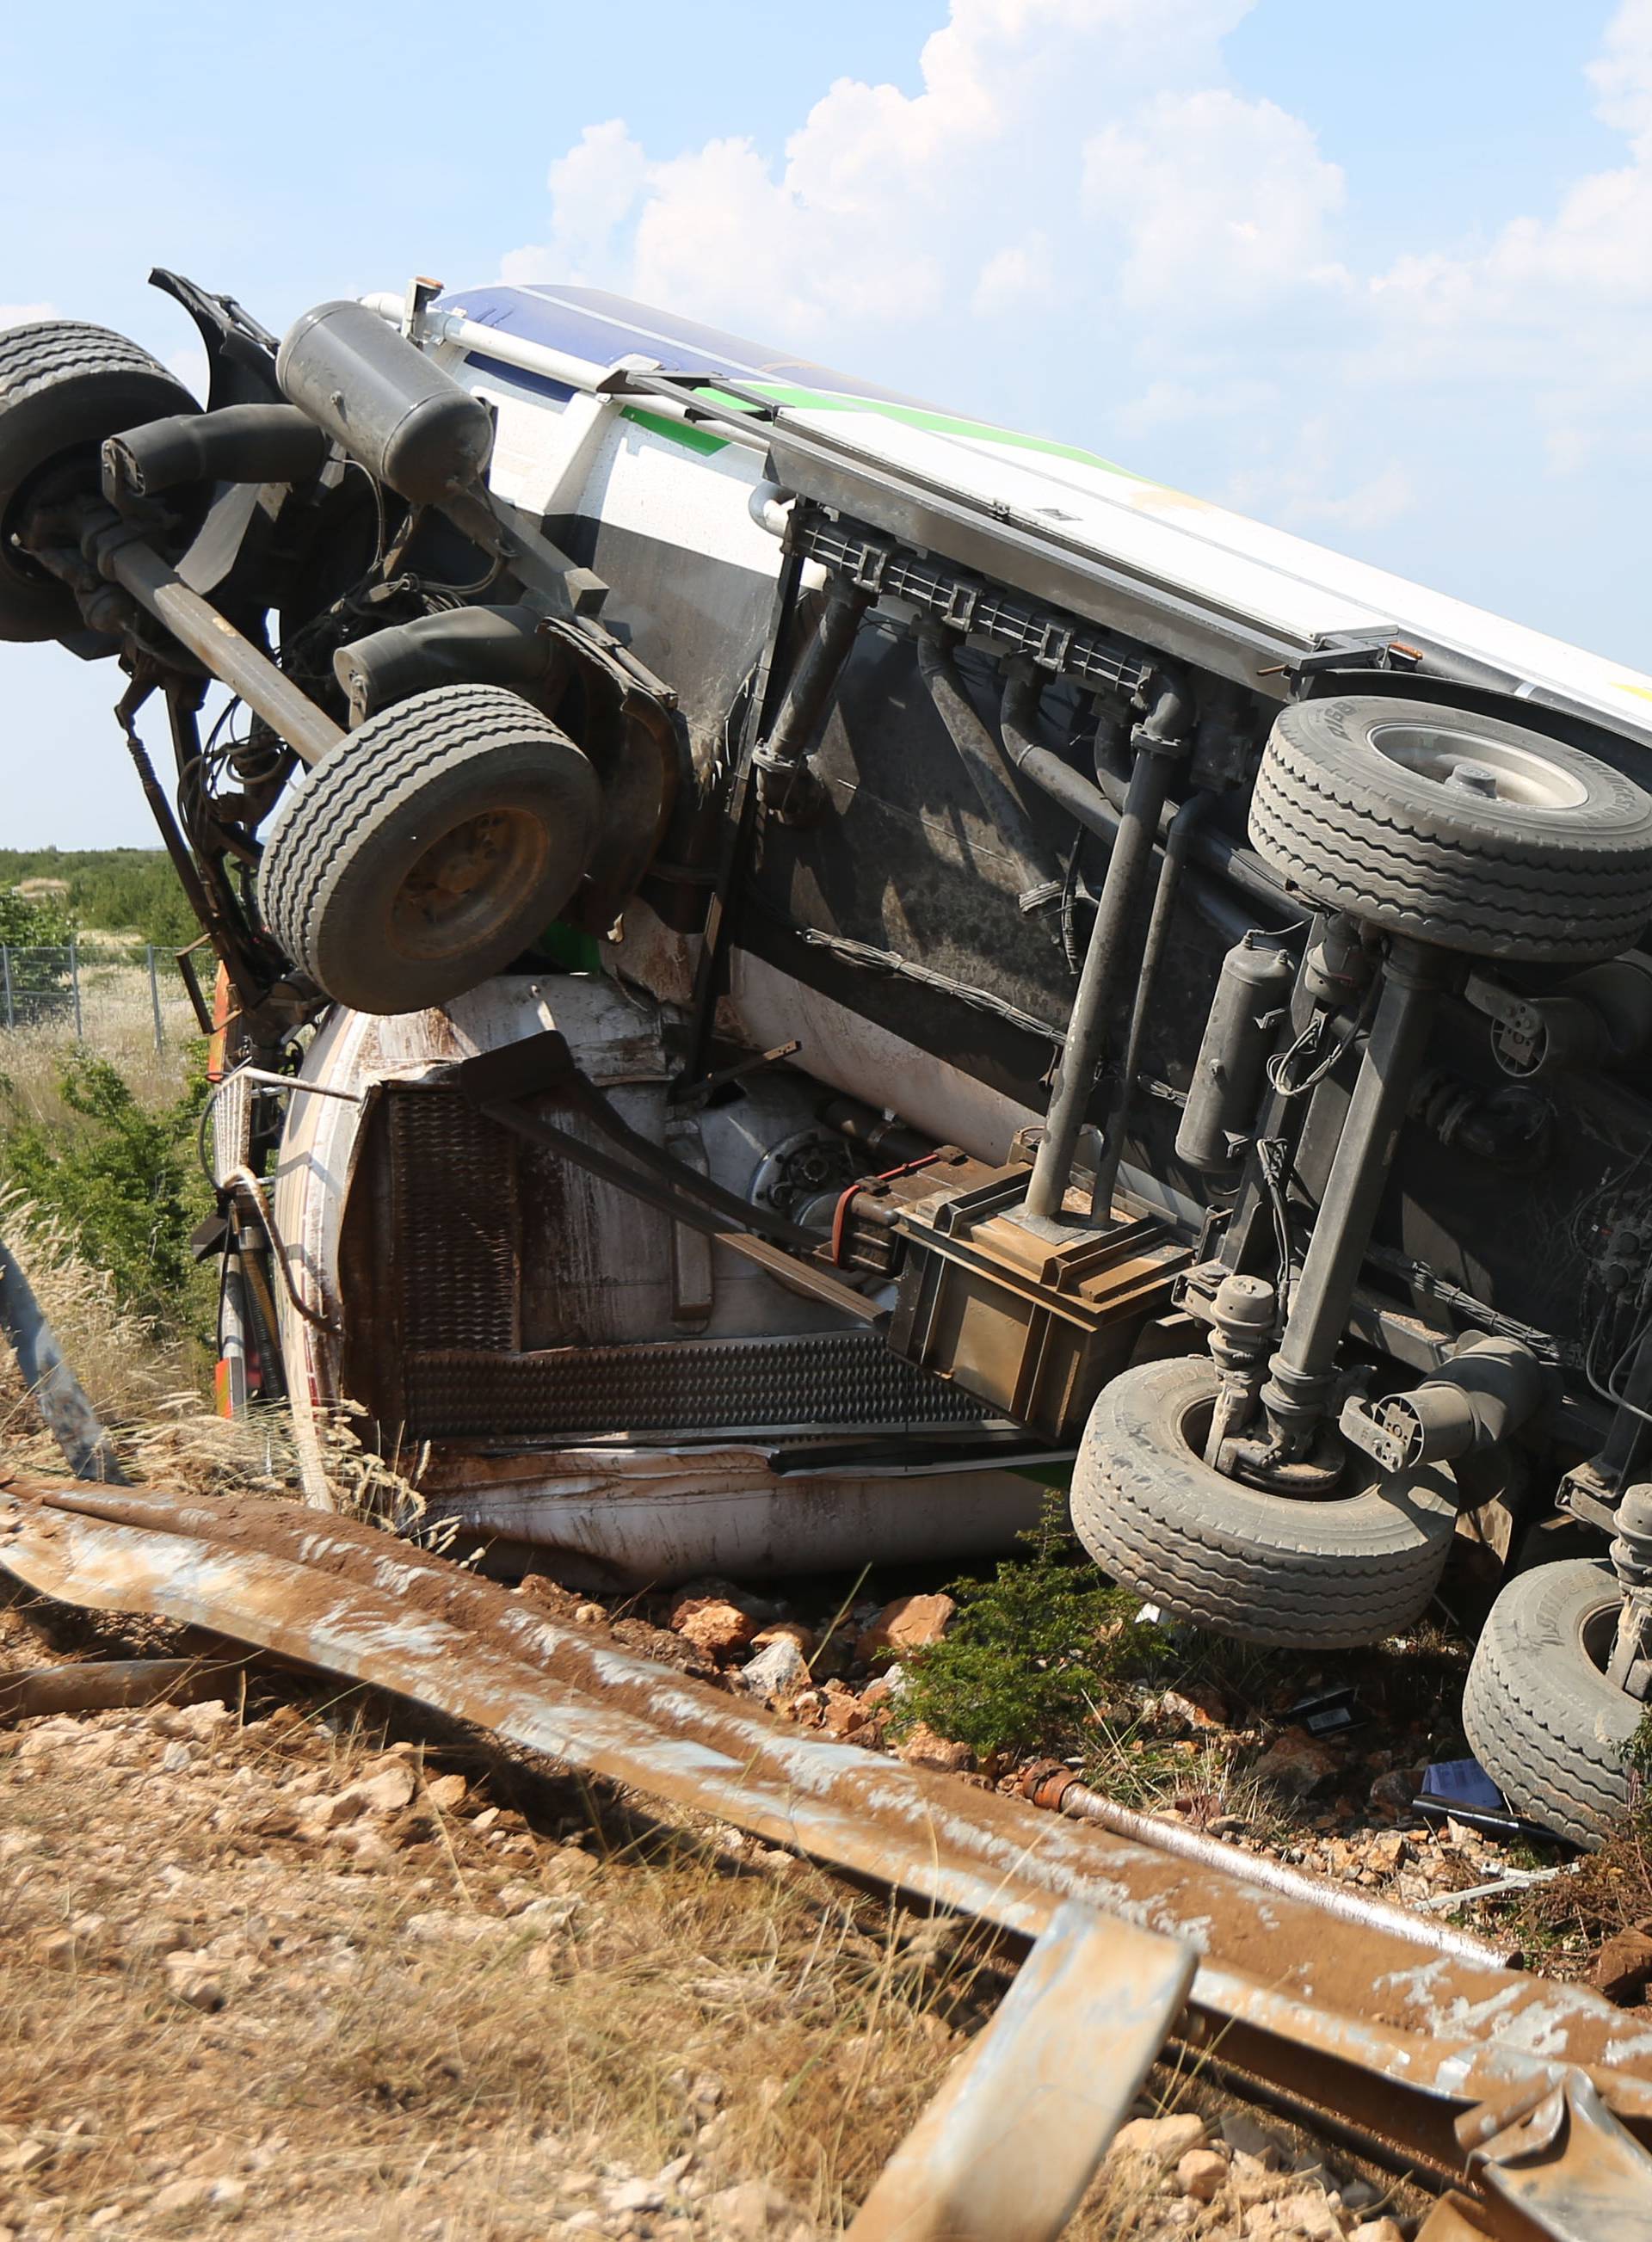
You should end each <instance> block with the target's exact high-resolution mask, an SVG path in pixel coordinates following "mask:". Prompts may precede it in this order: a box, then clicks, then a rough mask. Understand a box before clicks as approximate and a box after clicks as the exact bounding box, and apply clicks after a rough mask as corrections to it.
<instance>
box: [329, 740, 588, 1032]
mask: <svg viewBox="0 0 1652 2242" xmlns="http://www.w3.org/2000/svg"><path fill="white" fill-rule="evenodd" d="M539 760H540V759H539V758H538V757H537V756H535V755H533V753H532V751H530V750H527V749H525V748H520V747H510V748H503V749H500V750H499V751H497V752H496V753H494V754H493V755H489V756H487V759H486V761H485V762H482V763H480V766H479V767H472V768H461V769H448V770H444V771H440V772H438V773H436V774H435V775H433V777H432V779H431V781H430V782H429V784H428V785H426V786H425V787H423V788H421V789H420V791H419V792H418V793H417V795H414V796H413V799H411V800H410V801H407V802H402V803H400V804H399V805H398V809H397V811H396V814H395V817H394V821H393V825H391V826H390V827H388V828H386V829H385V830H384V831H383V832H382V834H381V836H380V838H381V843H382V845H381V847H380V848H379V849H378V850H376V851H375V852H374V853H373V856H371V857H369V858H366V859H361V858H357V859H354V860H352V861H348V862H346V863H343V864H341V865H340V867H339V870H338V872H337V873H336V875H335V876H333V878H332V880H331V881H330V882H329V883H328V888H327V894H326V903H325V905H324V908H323V913H322V916H321V920H320V923H319V926H318V929H317V932H316V936H315V940H314V947H313V950H312V958H313V968H314V970H315V972H316V976H317V978H318V979H319V981H320V983H321V985H322V987H323V988H325V989H328V990H336V989H338V988H339V987H341V986H343V985H345V984H346V983H349V982H351V981H354V983H355V984H356V994H355V997H353V999H352V1003H353V1009H354V1010H358V1011H360V1010H374V1011H384V1010H391V1009H394V1010H409V1009H412V1007H411V1006H410V1005H409V1004H408V1003H407V1001H406V1000H407V997H408V995H409V993H410V991H411V990H412V987H413V977H419V982H420V1002H421V1004H423V1003H430V1002H436V1003H440V1002H443V1001H445V1000H446V999H447V997H453V996H457V995H459V994H460V993H461V992H462V990H466V989H470V988H474V987H475V986H476V984H477V983H478V982H479V981H482V980H486V979H487V977H489V975H491V974H494V973H497V972H499V971H500V970H502V968H503V967H505V966H507V965H508V964H509V963H510V962H511V960H512V959H513V958H514V957H519V956H520V953H521V951H522V950H524V949H525V948H526V947H527V944H528V943H529V942H531V941H532V940H533V938H534V936H535V935H537V934H541V933H542V932H543V930H544V929H545V927H546V926H547V924H548V923H549V921H550V920H551V919H552V918H554V916H555V915H556V912H557V910H559V909H560V908H561V903H563V902H564V901H565V900H566V885H565V883H561V884H558V883H555V882H554V874H553V875H552V876H550V877H546V876H541V880H540V882H539V883H538V884H537V886H536V888H535V889H534V894H535V895H536V896H538V897H539V898H540V900H539V901H538V902H537V903H524V904H523V905H522V906H521V907H520V908H519V910H517V911H516V912H515V913H514V915H513V916H511V918H510V919H509V921H508V923H507V931H506V932H504V933H502V934H500V936H497V937H496V938H495V939H494V942H493V943H491V944H489V945H487V947H486V948H478V949H475V950H468V951H467V952H466V953H464V955H463V957H462V958H460V957H455V958H452V959H438V958H429V957H414V956H411V955H408V956H406V957H405V961H404V963H403V965H402V969H401V970H400V972H394V973H393V974H390V975H387V976H386V977H383V978H379V977H376V976H373V977H370V976H369V975H368V973H367V972H366V970H364V962H365V961H366V959H368V958H370V957H374V956H375V955H377V954H378V953H379V951H380V950H382V949H383V948H384V947H385V944H386V929H387V927H388V925H389V923H390V916H391V907H392V905H393V902H394V899H395V896H396V894H397V891H398V890H399V889H400V887H401V885H402V883H403V881H404V880H405V879H406V876H407V874H408V873H409V872H410V871H411V870H412V869H413V866H414V865H415V864H416V863H418V861H419V859H420V857H421V856H423V855H424V853H425V851H426V849H428V848H429V847H430V845H431V844H432V842H433V841H435V840H436V839H438V838H439V837H440V836H441V835H442V834H443V833H446V832H447V831H449V830H451V829H452V828H453V826H455V825H457V824H458V823H460V822H461V821H462V820H463V819H466V818H468V817H474V816H480V815H482V814H484V813H486V812H487V811H489V810H496V809H517V810H526V811H527V812H529V813H530V814H532V815H534V816H537V817H538V818H539V820H540V822H541V823H542V824H543V825H544V827H545V829H546V834H547V864H554V862H555V861H556V860H557V857H558V853H559V852H558V850H557V847H556V843H555V839H554V836H555V835H556V830H557V828H558V827H559V826H560V825H562V824H564V823H565V821H566V819H567V807H568V805H567V788H566V786H558V785H554V784H551V783H548V782H547V773H546V772H545V771H544V770H543V769H538V768H535V765H536V764H537V763H538V762H539ZM557 760H558V762H561V757H560V756H559V757H558V758H557ZM581 760H582V758H581ZM479 781H480V782H479ZM588 829H594V817H593V818H591V819H590V820H589V821H588ZM386 963H388V961H387V960H386ZM432 990H438V991H440V994H439V995H436V996H432V995H431V994H430V993H429V992H430V991H432ZM375 994H376V995H377V997H379V998H380V999H385V998H388V997H395V998H396V999H397V1002H396V1004H395V1005H394V1007H393V1008H392V1007H391V1006H390V1005H389V1004H387V1003H386V1002H383V1001H379V1002H375V1003H373V1004H371V1005H369V1004H366V1003H365V1002H364V1001H363V999H364V998H365V997H367V996H369V995H375Z"/></svg>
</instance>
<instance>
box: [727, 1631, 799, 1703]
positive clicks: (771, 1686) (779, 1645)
mask: <svg viewBox="0 0 1652 2242" xmlns="http://www.w3.org/2000/svg"><path fill="white" fill-rule="evenodd" d="M808 1681H809V1661H808V1660H807V1659H806V1658H805V1657H804V1656H803V1654H802V1651H801V1650H800V1649H799V1648H798V1647H797V1643H796V1640H795V1638H794V1637H793V1636H791V1635H776V1636H775V1637H774V1638H773V1639H772V1640H771V1641H769V1644H768V1645H767V1647H766V1648H764V1649H762V1650H760V1651H759V1652H758V1654H757V1655H756V1656H755V1658H754V1659H752V1660H750V1661H749V1663H748V1664H746V1665H745V1666H742V1668H740V1670H739V1671H738V1673H737V1674H736V1675H735V1686H736V1687H737V1688H740V1689H742V1690H743V1691H744V1693H745V1694H746V1695H747V1696H749V1697H760V1698H762V1700H763V1701H764V1702H766V1703H767V1702H774V1701H775V1700H776V1699H778V1698H785V1697H790V1696H793V1695H796V1692H797V1691H798V1690H799V1689H802V1688H805V1687H806V1686H807V1684H808Z"/></svg>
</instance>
